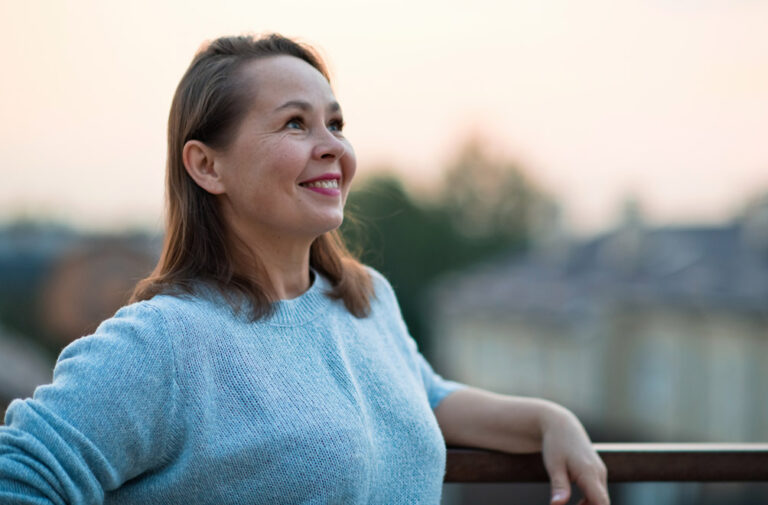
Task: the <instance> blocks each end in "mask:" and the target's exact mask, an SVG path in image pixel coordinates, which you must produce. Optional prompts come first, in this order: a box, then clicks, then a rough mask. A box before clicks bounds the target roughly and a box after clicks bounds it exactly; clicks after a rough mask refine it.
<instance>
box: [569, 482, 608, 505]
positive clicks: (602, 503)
mask: <svg viewBox="0 0 768 505" xmlns="http://www.w3.org/2000/svg"><path fill="white" fill-rule="evenodd" d="M577 484H578V486H579V488H580V489H581V491H582V493H583V494H584V501H585V502H586V503H589V505H610V503H611V501H610V499H609V498H608V488H607V486H606V485H605V481H604V480H603V479H601V478H599V477H592V478H589V479H583V480H582V479H579V480H578V481H577Z"/></svg>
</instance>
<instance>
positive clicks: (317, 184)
mask: <svg viewBox="0 0 768 505" xmlns="http://www.w3.org/2000/svg"><path fill="white" fill-rule="evenodd" d="M300 186H304V187H305V188H328V189H330V188H334V189H338V188H339V180H338V179H331V180H329V181H314V182H302V183H301V184H300Z"/></svg>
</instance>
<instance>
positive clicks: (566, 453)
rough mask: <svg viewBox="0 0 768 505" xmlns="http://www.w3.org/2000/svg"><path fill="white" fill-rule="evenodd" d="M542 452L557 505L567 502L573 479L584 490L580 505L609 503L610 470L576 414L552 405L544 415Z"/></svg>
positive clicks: (604, 504) (553, 499)
mask: <svg viewBox="0 0 768 505" xmlns="http://www.w3.org/2000/svg"><path fill="white" fill-rule="evenodd" d="M541 453H542V456H543V457H544V466H545V467H546V469H547V472H548V473H549V478H550V481H551V483H552V501H551V503H552V504H553V505H564V504H565V503H566V502H568V499H569V498H570V496H571V482H575V483H576V485H577V486H579V489H581V491H582V493H583V495H584V499H582V500H581V501H580V502H579V505H608V504H609V503H610V499H609V498H608V486H607V472H606V469H605V465H604V464H603V462H602V461H601V460H600V457H599V456H598V455H597V453H596V452H595V450H594V449H593V448H592V443H591V442H590V440H589V436H588V435H587V432H586V431H585V430H584V427H583V426H582V425H581V423H580V422H579V420H578V419H576V416H574V415H573V414H572V413H571V412H570V411H569V410H567V409H565V408H563V407H560V406H559V405H555V404H551V406H550V407H549V408H547V409H546V411H545V413H544V414H543V415H542V421H541Z"/></svg>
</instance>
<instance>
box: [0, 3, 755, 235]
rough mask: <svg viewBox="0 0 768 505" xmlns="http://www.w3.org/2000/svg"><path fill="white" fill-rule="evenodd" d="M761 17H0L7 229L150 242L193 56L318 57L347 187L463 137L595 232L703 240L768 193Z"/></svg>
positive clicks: (717, 13) (563, 6) (0, 163)
mask: <svg viewBox="0 0 768 505" xmlns="http://www.w3.org/2000/svg"><path fill="white" fill-rule="evenodd" d="M766 26H768V1H762V0H696V1H694V0H643V1H640V0H619V1H616V0H613V1H611V0H580V1H575V0H571V1H559V0H551V1H550V0H525V1H523V0H520V1H503V2H502V1H498V2H491V1H485V0H475V1H472V2H467V1H461V2H459V1H449V0H440V1H438V0H434V1H433V0H419V1H414V0H410V1H399V0H394V1H393V0H389V1H386V2H385V1H376V2H365V1H330V0H329V1H325V2H317V1H304V0H292V1H289V2H278V1H274V0H273V1H271V2H259V1H253V0H250V1H221V2H211V1H197V0H184V1H182V0H174V1H161V0H155V1H131V2H126V1H124V0H122V1H93V2H89V1H64V0H50V1H40V0H28V1H11V0H0V48H2V49H0V51H2V57H3V58H2V62H3V71H2V75H3V77H2V79H0V117H1V118H2V122H0V170H2V178H0V221H7V220H9V219H13V218H15V217H18V216H33V217H34V216H54V217H57V218H59V219H61V220H65V221H67V222H71V223H74V224H76V225H77V226H81V227H85V228H97V229H104V228H123V227H126V226H143V227H148V228H150V229H158V228H159V227H160V225H161V212H162V192H163V188H162V181H163V170H164V160H165V122H166V118H167V112H168V107H169V104H170V100H171V96H172V93H173V90H174V88H175V86H176V84H177V82H178V80H179V78H180V77H181V74H182V73H183V72H184V70H185V68H186V66H187V65H188V63H189V61H190V59H191V58H192V56H193V54H194V52H195V51H196V49H197V48H198V47H199V45H200V44H201V43H202V42H203V41H204V40H205V39H210V38H214V37H216V36H219V35H226V34H238V33H244V32H255V33H261V32H267V31H277V32H281V33H283V34H285V35H289V36H294V37H299V38H301V39H302V40H304V41H306V42H309V43H311V44H313V45H314V46H316V47H317V48H319V49H320V51H321V53H322V54H323V55H324V56H325V57H326V58H327V60H328V63H329V66H330V68H331V72H332V76H333V79H334V88H335V90H336V94H337V97H338V99H339V101H340V102H341V104H342V107H343V109H344V115H345V120H346V123H347V129H346V133H347V136H348V137H349V138H350V139H351V141H352V143H353V144H354V145H355V148H356V150H357V156H358V163H359V174H362V175H365V174H366V173H370V172H372V171H373V170H374V169H376V168H377V167H381V166H389V167H392V168H394V169H396V170H398V171H399V172H400V173H402V174H404V175H406V176H407V177H410V178H411V179H412V180H413V183H414V185H417V186H419V187H422V188H429V187H430V186H436V185H437V184H439V177H440V170H441V167H443V166H445V164H446V163H447V162H448V161H450V159H451V157H452V156H454V155H455V154H456V149H457V148H458V146H459V145H460V144H461V142H462V141H463V140H464V139H465V138H467V137H468V136H470V135H479V136H482V137H483V138H485V139H486V140H487V142H488V143H489V145H491V146H492V148H493V150H494V151H496V152H497V153H499V154H500V155H505V156H510V157H512V158H515V159H517V160H519V162H520V164H521V165H522V166H523V167H525V169H526V170H527V172H528V173H529V175H530V176H531V177H532V178H533V179H534V180H535V181H537V182H538V183H539V184H540V185H541V186H542V187H544V188H546V189H547V190H548V191H549V192H551V193H552V194H554V195H555V196H556V197H557V198H558V199H559V200H560V201H561V202H562V204H563V208H564V211H565V213H566V218H567V221H568V223H570V224H571V225H572V226H574V227H575V228H576V229H577V230H581V231H594V230H598V229H602V228H604V227H606V226H610V225H611V224H612V223H614V222H615V219H616V209H617V208H618V207H619V206H620V203H621V202H622V200H624V199H625V198H626V197H627V196H630V195H633V196H636V197H637V198H639V200H640V201H641V202H642V205H643V206H644V208H645V209H646V212H647V215H648V219H649V220H650V221H651V222H653V223H669V222H712V221H718V220H723V219H725V218H727V217H729V216H731V215H732V214H733V213H734V212H736V211H738V210H739V208H740V206H741V205H743V203H744V202H745V201H746V200H747V199H748V198H750V197H753V196H755V195H757V194H759V193H761V192H763V191H768V30H767V29H766Z"/></svg>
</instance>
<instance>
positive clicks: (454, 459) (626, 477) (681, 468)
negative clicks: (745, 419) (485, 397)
mask: <svg viewBox="0 0 768 505" xmlns="http://www.w3.org/2000/svg"><path fill="white" fill-rule="evenodd" d="M595 449H596V450H597V452H598V454H600V457H601V458H602V459H603V461H604V462H605V465H606V467H607V468H608V480H609V481H610V482H662V481H675V482H747V481H766V482H768V444H763V443H760V444H635V443H631V444H595ZM548 480H549V479H548V476H547V473H546V470H545V469H544V464H543V462H542V459H541V454H505V453H501V452H494V451H485V450H478V449H463V448H449V449H448V462H447V468H446V477H445V481H446V482H546V481H548Z"/></svg>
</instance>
